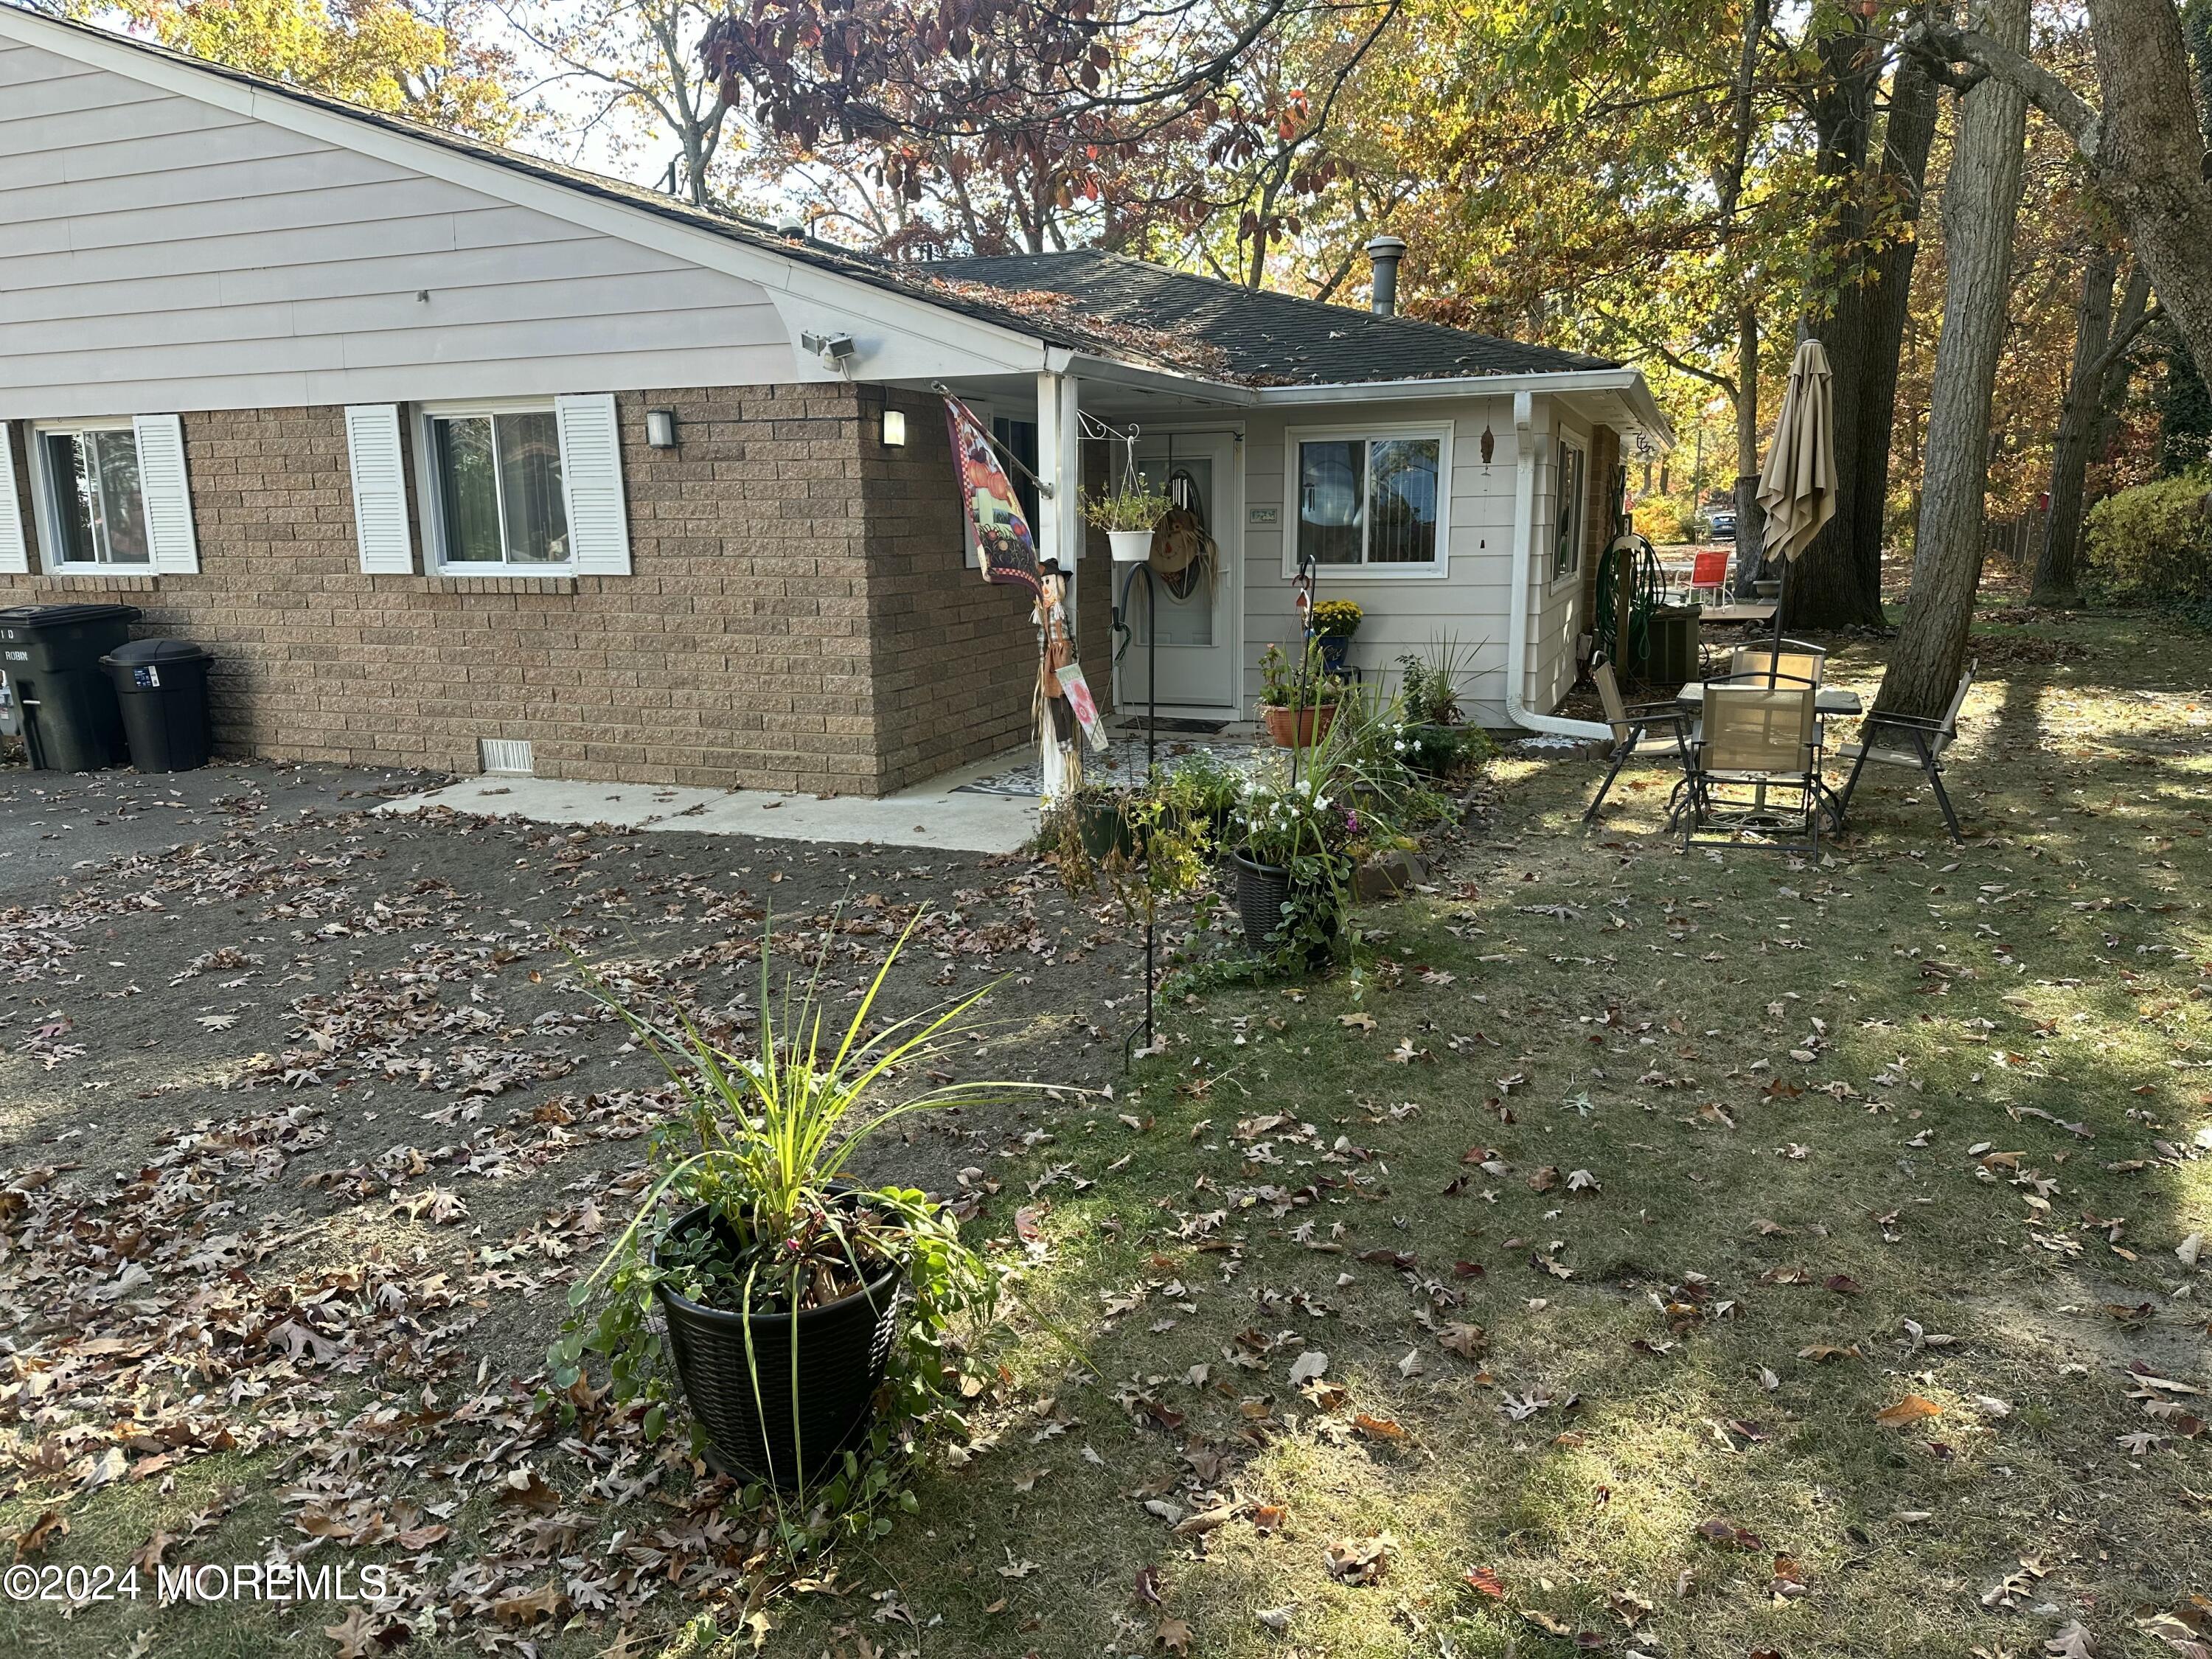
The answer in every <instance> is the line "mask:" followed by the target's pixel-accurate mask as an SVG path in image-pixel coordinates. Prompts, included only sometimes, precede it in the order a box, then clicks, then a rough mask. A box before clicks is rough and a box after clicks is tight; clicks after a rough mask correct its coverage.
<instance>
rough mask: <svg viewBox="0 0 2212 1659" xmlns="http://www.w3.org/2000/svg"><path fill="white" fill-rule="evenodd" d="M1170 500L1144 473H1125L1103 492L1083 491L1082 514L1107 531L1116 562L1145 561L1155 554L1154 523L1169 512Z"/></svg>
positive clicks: (1090, 521) (1107, 537)
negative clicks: (1153, 487) (1155, 487)
mask: <svg viewBox="0 0 2212 1659" xmlns="http://www.w3.org/2000/svg"><path fill="white" fill-rule="evenodd" d="M1169 506H1170V502H1169V501H1168V498H1167V495H1166V494H1165V492H1164V491H1156V490H1154V489H1152V485H1151V484H1150V483H1148V482H1147V481H1146V478H1145V477H1144V475H1143V474H1142V473H1129V474H1127V475H1125V476H1124V477H1122V479H1121V483H1117V484H1115V486H1114V487H1113V488H1112V489H1108V490H1106V491H1104V492H1103V493H1096V492H1093V491H1091V490H1087V489H1086V490H1085V491H1084V492H1083V516H1084V518H1085V520H1087V521H1088V522H1089V523H1091V525H1093V526H1097V528H1098V529H1100V530H1103V531H1104V532H1106V540H1107V543H1108V544H1109V545H1110V546H1111V547H1112V549H1113V550H1114V562H1115V563H1116V564H1142V563H1144V562H1145V561H1146V559H1148V558H1150V557H1151V556H1152V526H1154V525H1156V524H1158V522H1159V521H1160V520H1161V518H1162V517H1163V516H1164V514H1165V513H1166V512H1167V510H1168V507H1169Z"/></svg>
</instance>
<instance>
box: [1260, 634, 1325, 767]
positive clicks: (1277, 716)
mask: <svg viewBox="0 0 2212 1659" xmlns="http://www.w3.org/2000/svg"><path fill="white" fill-rule="evenodd" d="M1344 690H1345V687H1344V682H1343V681H1342V680H1340V679H1338V678H1336V677H1335V676H1334V675H1333V674H1331V673H1329V672H1328V670H1327V669H1326V668H1325V667H1324V666H1323V665H1322V656H1321V652H1320V650H1319V648H1318V647H1315V646H1313V645H1310V644H1309V645H1308V647H1306V653H1305V659H1304V663H1303V664H1302V665H1300V666H1299V667H1298V668H1297V670H1296V671H1293V670H1292V668H1291V659H1290V658H1289V656H1288V655H1287V654H1286V653H1285V652H1284V650H1283V647H1281V646H1279V645H1271V646H1269V647H1267V649H1266V650H1265V651H1263V652H1261V653H1260V718H1261V720H1263V721H1265V722H1266V724H1267V736H1268V737H1269V738H1271V739H1272V740H1273V743H1274V744H1275V746H1276V747H1277V748H1278V749H1289V748H1291V747H1294V746H1295V747H1297V748H1301V749H1304V748H1308V747H1310V746H1311V745H1312V744H1315V743H1316V742H1318V741H1319V740H1320V738H1322V734H1323V733H1325V732H1328V726H1329V722H1330V721H1331V720H1334V719H1335V718H1336V705H1337V704H1338V703H1339V702H1340V701H1342V699H1343V696H1344Z"/></svg>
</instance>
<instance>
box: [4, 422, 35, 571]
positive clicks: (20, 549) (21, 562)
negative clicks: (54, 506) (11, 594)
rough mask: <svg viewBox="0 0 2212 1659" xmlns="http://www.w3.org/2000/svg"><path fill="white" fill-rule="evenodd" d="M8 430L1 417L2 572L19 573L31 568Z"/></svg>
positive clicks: (13, 453)
mask: <svg viewBox="0 0 2212 1659" xmlns="http://www.w3.org/2000/svg"><path fill="white" fill-rule="evenodd" d="M8 435H9V425H8V422H5V421H0V575H9V576H20V575H21V574H25V573H26V572H27V571H28V570H29V569H30V568H31V556H30V550H29V549H28V548H27V547H26V546H25V545H24V544H23V514H22V513H21V511H20V510H19V509H18V507H17V506H16V501H15V450H14V448H13V447H11V446H10V444H9V441H8Z"/></svg>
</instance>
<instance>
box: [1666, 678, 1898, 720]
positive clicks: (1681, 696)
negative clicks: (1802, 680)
mask: <svg viewBox="0 0 2212 1659" xmlns="http://www.w3.org/2000/svg"><path fill="white" fill-rule="evenodd" d="M1674 700H1675V701H1676V702H1680V703H1685V704H1686V705H1688V706H1689V707H1690V708H1704V707H1705V682H1704V681H1703V680H1692V681H1691V682H1690V683H1689V684H1687V685H1686V686H1684V687H1683V688H1682V689H1681V690H1680V691H1677V692H1676V693H1675V694H1674ZM1813 709H1814V713H1815V714H1864V713H1865V712H1866V705H1865V704H1864V703H1863V702H1860V701H1859V694H1858V693H1857V692H1856V691H1850V690H1845V689H1844V687H1842V686H1840V685H1824V686H1821V687H1820V688H1819V689H1818V690H1815V691H1814V694H1813Z"/></svg>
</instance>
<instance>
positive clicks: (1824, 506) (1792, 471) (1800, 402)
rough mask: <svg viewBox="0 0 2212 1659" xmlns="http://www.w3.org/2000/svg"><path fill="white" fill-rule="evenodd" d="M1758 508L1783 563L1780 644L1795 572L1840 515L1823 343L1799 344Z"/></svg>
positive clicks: (1777, 625)
mask: <svg viewBox="0 0 2212 1659" xmlns="http://www.w3.org/2000/svg"><path fill="white" fill-rule="evenodd" d="M1759 506H1760V507H1761V508H1762V509H1764V510H1765V514H1766V547H1767V550H1768V551H1769V552H1770V553H1771V554H1773V555H1774V556H1776V557H1778V559H1780V560H1781V562H1782V590H1781V592H1780V593H1779V594H1778V595H1777V597H1776V599H1775V605H1774V637H1775V640H1776V641H1777V643H1779V642H1780V641H1781V638H1782V603H1783V600H1784V599H1787V598H1788V597H1789V593H1790V566H1791V565H1793V564H1795V563H1796V562H1797V558H1798V556H1799V555H1800V554H1802V553H1803V552H1804V550H1806V549H1807V548H1808V547H1810V546H1811V545H1812V544H1813V538H1814V537H1815V536H1817V535H1819V534H1820V526H1822V525H1825V524H1826V523H1827V522H1828V520H1831V519H1832V518H1834V517H1835V516H1836V415H1835V389H1834V386H1833V385H1832V383H1831V380H1830V378H1829V373H1828V354H1827V352H1826V351H1825V350H1824V349H1821V345H1820V342H1819V341H1818V340H1807V341H1806V342H1805V343H1803V344H1802V345H1800V346H1799V347H1798V348H1797V356H1796V361H1795V362H1792V363H1791V364H1790V389H1789V390H1788V391H1787V392H1784V393H1783V394H1782V413H1781V415H1780V416H1778V418H1777V419H1776V421H1775V422H1774V439H1773V441H1772V442H1771V443H1770V444H1769V445H1768V446H1767V448H1766V465H1765V466H1764V467H1762V468H1761V469H1760V470H1759Z"/></svg>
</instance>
